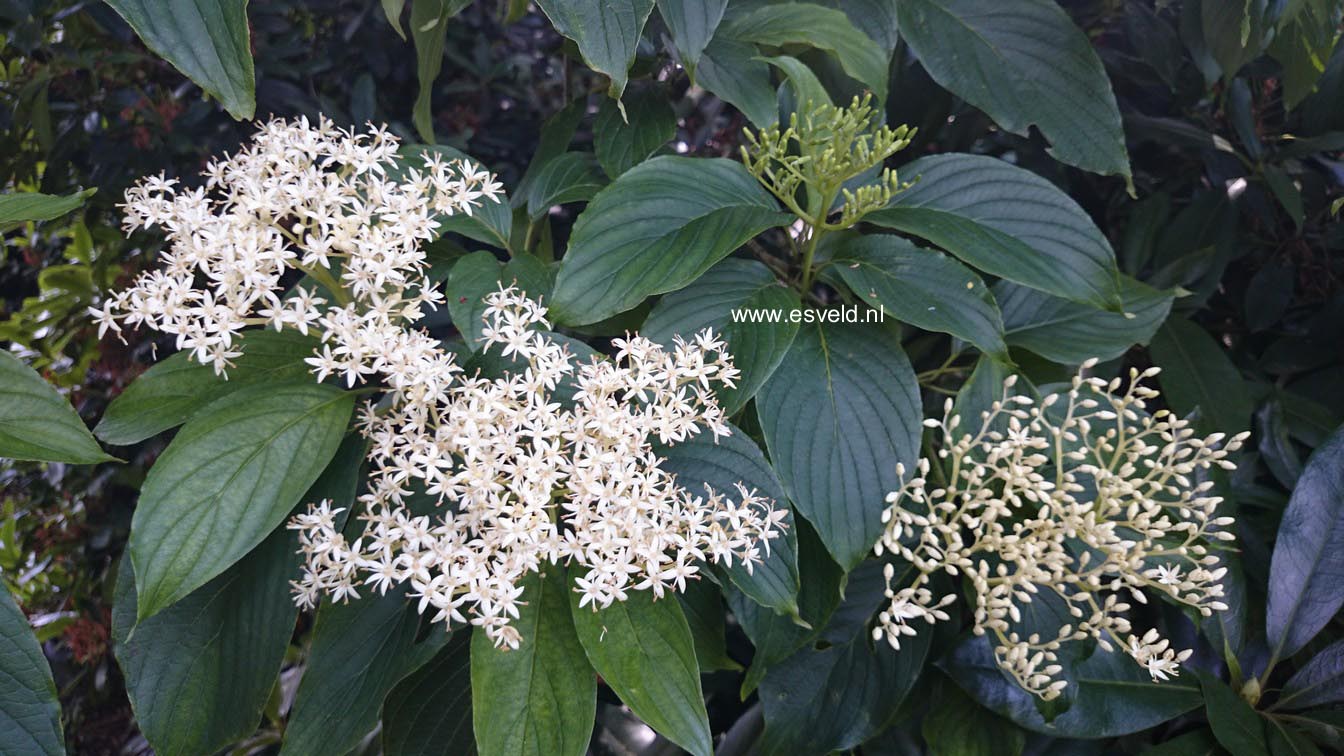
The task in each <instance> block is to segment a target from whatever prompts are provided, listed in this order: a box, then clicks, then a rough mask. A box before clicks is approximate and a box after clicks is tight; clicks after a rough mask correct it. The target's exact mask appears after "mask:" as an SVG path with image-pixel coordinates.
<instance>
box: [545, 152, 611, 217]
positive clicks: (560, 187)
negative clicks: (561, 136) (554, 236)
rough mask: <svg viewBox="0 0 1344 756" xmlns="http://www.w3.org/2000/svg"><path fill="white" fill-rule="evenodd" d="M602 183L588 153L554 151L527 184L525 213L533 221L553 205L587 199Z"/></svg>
mask: <svg viewBox="0 0 1344 756" xmlns="http://www.w3.org/2000/svg"><path fill="white" fill-rule="evenodd" d="M606 185H607V178H606V176H603V175H602V171H601V169H599V168H598V167H597V160H595V159H594V158H593V156H592V154H591V153H588V152H565V153H562V154H560V155H556V156H555V157H553V158H551V159H550V160H547V161H546V165H544V166H542V168H541V170H540V171H538V172H537V175H536V178H535V179H533V181H532V182H531V183H529V184H528V186H527V215H528V217H529V218H531V219H532V220H534V221H535V220H536V219H538V218H540V217H541V216H543V215H545V214H546V213H547V212H548V211H549V210H550V209H551V208H552V207H555V206H556V205H564V204H567V203H569V202H587V201H588V200H590V199H592V198H593V195H595V194H597V193H598V192H599V191H600V190H601V189H602V187H604V186H606Z"/></svg>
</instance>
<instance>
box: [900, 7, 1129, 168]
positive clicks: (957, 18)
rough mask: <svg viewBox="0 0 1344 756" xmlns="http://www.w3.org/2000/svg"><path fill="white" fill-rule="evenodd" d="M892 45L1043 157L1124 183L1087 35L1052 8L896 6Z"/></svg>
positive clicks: (1114, 124)
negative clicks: (1035, 134) (1042, 147)
mask: <svg viewBox="0 0 1344 756" xmlns="http://www.w3.org/2000/svg"><path fill="white" fill-rule="evenodd" d="M896 15H897V17H898V19H899V23H900V30H901V39H902V40H904V41H905V42H906V43H907V44H909V45H910V49H912V50H913V51H914V52H915V55H917V56H918V57H919V60H920V62H921V63H923V64H924V68H925V69H927V70H928V72H929V75H930V76H932V77H933V80H934V81H936V82H938V83H939V84H941V85H942V86H943V87H944V88H946V89H948V90H950V91H951V92H952V93H953V94H955V95H957V96H959V97H961V98H962V99H964V100H966V101H967V102H969V103H970V104H972V105H974V106H975V107H977V108H980V109H981V110H983V111H985V113H986V114H987V115H988V116H989V117H990V118H993V119H994V122H995V123H997V124H998V125H999V126H1001V127H1003V128H1004V129H1005V130H1007V131H1010V132H1012V133H1014V134H1017V135H1019V136H1028V133H1029V131H1030V129H1031V127H1032V126H1033V125H1034V126H1036V127H1037V128H1038V129H1040V131H1041V134H1042V135H1043V136H1045V138H1046V139H1047V140H1049V142H1050V144H1051V145H1052V146H1051V148H1050V154H1051V155H1054V156H1055V158H1057V159H1059V160H1061V161H1063V162H1065V163H1068V164H1069V165H1076V166H1078V167H1079V168H1082V169H1084V170H1088V171H1092V172H1093V173H1103V174H1112V175H1118V176H1123V177H1124V178H1125V181H1126V182H1128V183H1130V185H1131V191H1132V181H1131V179H1130V169H1129V155H1128V153H1127V152H1126V151H1125V134H1124V131H1123V129H1122V128H1121V125H1120V110H1119V108H1118V107H1117V106H1116V103H1115V95H1114V94H1113V93H1112V92H1111V82H1110V81H1109V80H1108V79H1107V78H1106V71H1105V69H1104V68H1103V67H1102V65H1101V59H1100V58H1098V57H1097V54H1096V52H1095V51H1094V50H1093V49H1092V45H1091V43H1090V42H1089V41H1088V39H1087V36H1086V35H1084V34H1083V32H1082V31H1080V30H1079V29H1078V27H1076V26H1074V24H1073V21H1072V20H1071V19H1070V18H1069V16H1068V14H1067V13H1065V12H1064V10H1063V9H1062V8H1060V7H1059V5H1057V4H1056V3H1054V2H1053V1H1052V0H1016V1H1015V2H1012V3H1003V2H1000V1H999V0H902V2H900V3H897V5H896Z"/></svg>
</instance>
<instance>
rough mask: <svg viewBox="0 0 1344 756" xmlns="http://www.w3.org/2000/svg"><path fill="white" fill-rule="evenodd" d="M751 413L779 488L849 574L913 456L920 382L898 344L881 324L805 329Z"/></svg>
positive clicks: (864, 552) (917, 432) (868, 547)
mask: <svg viewBox="0 0 1344 756" xmlns="http://www.w3.org/2000/svg"><path fill="white" fill-rule="evenodd" d="M756 409H757V412H758V413H759V414H760V418H761V428H762V430H763V431H764V435H765V442H766V446H767V447H768V448H769V450H770V459H771V461H772V462H773V463H774V467H775V470H776V471H777V472H779V477H780V480H781V481H783V483H784V490H785V491H787V492H788V494H789V498H790V499H792V500H793V503H794V505H795V506H796V507H797V508H798V511H799V512H800V513H801V514H802V515H803V516H804V517H806V518H807V519H808V520H809V521H810V522H811V523H812V524H813V525H814V526H815V527H816V529H817V533H818V534H819V535H820V536H821V540H822V542H823V543H825V544H826V548H827V549H828V550H829V551H830V553H831V554H832V555H833V556H834V557H835V560H836V561H837V562H839V563H840V565H841V567H843V568H844V569H845V571H849V570H850V569H853V567H854V566H855V565H857V564H858V563H859V562H860V561H862V560H863V558H864V557H865V556H867V555H868V553H869V551H870V550H871V549H872V547H873V543H874V542H876V541H877V537H878V535H879V534H880V533H881V531H882V510H883V509H884V508H886V503H885V499H886V495H887V494H888V493H889V492H891V491H895V490H896V489H897V488H899V487H900V483H899V480H898V478H897V476H896V465H897V463H902V464H904V465H905V467H906V469H908V470H909V469H914V465H915V462H916V460H917V459H918V458H919V439H920V433H921V424H922V422H923V419H924V416H923V411H922V409H921V406H920V401H919V383H918V381H917V380H916V379H915V373H914V371H913V370H912V369H911V368H910V362H909V360H907V359H906V357H905V352H903V351H902V350H901V344H900V341H899V340H898V339H897V338H896V337H895V336H894V335H893V334H892V332H891V331H888V330H887V329H886V328H885V327H883V326H881V325H861V324H854V323H849V324H829V323H828V324H822V325H807V326H804V327H803V328H802V329H801V330H800V331H799V332H798V337H797V338H796V339H794V342H793V346H792V347H790V348H789V352H788V354H786V355H785V356H784V361H783V362H782V363H780V366H779V369H778V370H776V371H775V373H774V375H772V376H771V377H770V380H768V381H766V384H765V386H764V387H762V389H761V393H760V394H759V395H758V396H757V397H756Z"/></svg>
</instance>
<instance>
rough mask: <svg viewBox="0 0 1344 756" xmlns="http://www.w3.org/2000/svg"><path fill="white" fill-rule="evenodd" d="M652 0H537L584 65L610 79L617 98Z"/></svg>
mask: <svg viewBox="0 0 1344 756" xmlns="http://www.w3.org/2000/svg"><path fill="white" fill-rule="evenodd" d="M653 3H654V0H538V2H537V5H539V6H541V10H542V11H543V12H545V13H546V16H547V18H549V19H551V23H552V24H554V25H555V30H556V31H558V32H560V33H561V34H563V35H565V36H566V37H569V38H570V39H572V40H574V42H575V43H577V44H578V46H579V54H581V55H582V56H583V62H585V63H587V64H588V67H589V68H591V69H593V70H594V71H597V72H598V73H600V74H606V76H607V78H609V79H611V86H610V87H608V88H607V94H609V95H611V96H612V97H613V98H615V99H617V100H619V99H621V94H622V93H623V92H625V83H626V78H627V76H628V75H629V72H630V65H631V64H632V63H634V62H635V48H637V47H638V46H639V37H640V34H642V33H643V31H644V23H645V22H646V21H648V20H649V14H650V13H652V12H653Z"/></svg>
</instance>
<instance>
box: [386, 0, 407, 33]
mask: <svg viewBox="0 0 1344 756" xmlns="http://www.w3.org/2000/svg"><path fill="white" fill-rule="evenodd" d="M382 6H383V15H384V16H387V23H389V24H391V25H392V31H394V32H396V33H397V36H398V37H401V38H402V39H406V32H405V31H404V30H403V29H402V28H401V13H402V11H404V10H406V0H382Z"/></svg>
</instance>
